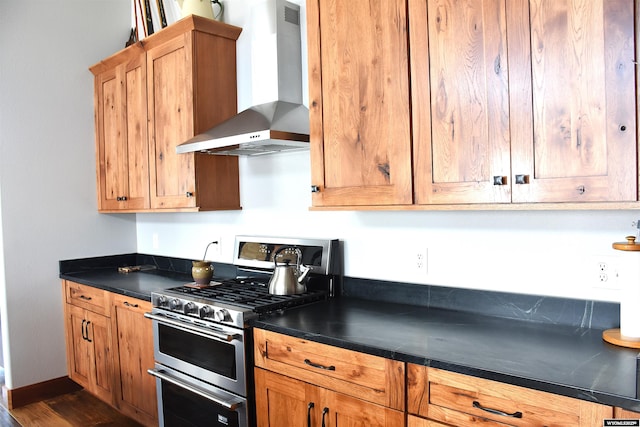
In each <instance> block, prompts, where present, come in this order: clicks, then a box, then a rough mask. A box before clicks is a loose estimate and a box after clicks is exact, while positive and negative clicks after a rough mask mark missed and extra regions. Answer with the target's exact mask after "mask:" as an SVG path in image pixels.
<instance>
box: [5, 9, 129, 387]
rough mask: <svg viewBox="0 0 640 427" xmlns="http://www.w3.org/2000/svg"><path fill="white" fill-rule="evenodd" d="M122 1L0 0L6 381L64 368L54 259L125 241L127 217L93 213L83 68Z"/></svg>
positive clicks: (88, 86) (15, 383)
mask: <svg viewBox="0 0 640 427" xmlns="http://www.w3.org/2000/svg"><path fill="white" fill-rule="evenodd" d="M129 3H130V0H57V1H52V0H21V1H14V0H0V52H1V53H0V195H1V197H2V201H1V203H0V205H1V209H2V212H1V213H0V218H1V220H2V233H0V236H2V240H1V246H2V250H0V254H3V255H4V256H3V262H4V267H5V269H4V274H2V275H0V315H1V317H2V319H1V320H2V338H3V344H4V362H5V368H6V385H7V387H8V388H17V387H22V386H25V385H29V384H33V383H38V382H41V381H45V380H49V379H52V378H57V377H61V376H65V375H66V362H65V357H66V356H65V347H64V323H63V315H62V302H63V299H62V291H61V286H60V280H59V279H57V276H58V260H60V259H68V258H80V257H85V256H95V255H103V254H111V253H126V252H134V251H135V250H136V238H135V232H136V230H135V216H134V215H99V214H98V213H97V211H96V209H97V202H96V189H95V181H96V178H95V146H94V127H93V77H92V75H91V73H90V72H89V71H88V67H89V66H91V65H93V64H94V63H96V62H98V61H99V60H101V59H102V58H104V57H106V56H108V55H111V54H112V53H114V52H116V51H117V50H119V49H121V48H122V47H124V43H125V41H126V40H127V38H128V35H129V28H130V24H129V22H130V7H129ZM1 264H2V262H0V265H1ZM0 273H2V269H1V268H0Z"/></svg>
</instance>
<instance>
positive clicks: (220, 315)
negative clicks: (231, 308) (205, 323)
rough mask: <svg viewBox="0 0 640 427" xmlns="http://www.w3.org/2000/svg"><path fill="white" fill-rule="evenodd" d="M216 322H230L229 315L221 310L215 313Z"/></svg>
mask: <svg viewBox="0 0 640 427" xmlns="http://www.w3.org/2000/svg"><path fill="white" fill-rule="evenodd" d="M216 320H217V321H218V322H228V321H229V320H231V315H230V314H229V312H228V311H227V310H225V309H224V308H223V309H221V310H218V311H216Z"/></svg>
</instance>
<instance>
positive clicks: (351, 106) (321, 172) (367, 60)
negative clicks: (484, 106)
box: [307, 0, 412, 206]
mask: <svg viewBox="0 0 640 427" xmlns="http://www.w3.org/2000/svg"><path fill="white" fill-rule="evenodd" d="M406 18H407V17H406V3H405V1H404V0H388V1H383V2H370V1H368V0H354V1H348V2H336V1H330V0H310V1H308V2H307V19H308V25H307V31H308V46H309V47H308V49H309V55H308V57H309V109H310V121H311V122H310V126H311V127H310V131H311V135H310V138H311V175H312V179H311V181H312V184H313V185H316V186H318V187H319V190H320V191H318V192H315V193H313V195H312V197H313V205H314V206H336V205H337V206H340V205H343V206H344V205H384V204H411V203H412V187H411V134H410V131H411V129H410V110H409V107H410V105H409V63H408V58H409V57H408V44H407V19H406Z"/></svg>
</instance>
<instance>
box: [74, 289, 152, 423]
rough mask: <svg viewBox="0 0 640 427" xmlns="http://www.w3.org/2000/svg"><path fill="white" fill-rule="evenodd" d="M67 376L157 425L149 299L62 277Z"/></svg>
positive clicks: (124, 410) (122, 409) (141, 420)
mask: <svg viewBox="0 0 640 427" xmlns="http://www.w3.org/2000/svg"><path fill="white" fill-rule="evenodd" d="M62 288H63V292H64V295H65V304H64V312H65V338H66V346H67V370H68V375H69V378H71V379H72V380H73V381H75V382H76V383H78V384H80V385H81V386H82V387H84V388H85V389H86V390H87V391H88V392H90V393H91V394H92V395H94V396H96V397H98V398H99V399H100V400H102V401H104V402H106V403H108V404H109V405H112V406H113V407H115V408H116V409H118V410H119V411H120V412H122V413H123V414H125V415H127V416H128V417H130V418H132V419H134V420H136V421H137V422H139V423H141V424H143V425H145V426H157V425H158V412H157V400H156V388H155V381H154V379H153V377H152V376H151V375H149V374H148V373H147V369H150V368H152V367H153V366H154V357H153V332H152V326H151V322H150V321H149V320H148V319H145V318H144V312H145V311H151V303H150V302H148V301H142V300H138V299H135V298H130V297H127V296H124V295H120V294H115V293H111V292H107V291H105V290H102V289H97V288H93V287H91V286H86V285H81V284H79V283H74V282H70V281H67V280H63V281H62Z"/></svg>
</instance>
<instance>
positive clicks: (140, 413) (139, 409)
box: [111, 295, 158, 425]
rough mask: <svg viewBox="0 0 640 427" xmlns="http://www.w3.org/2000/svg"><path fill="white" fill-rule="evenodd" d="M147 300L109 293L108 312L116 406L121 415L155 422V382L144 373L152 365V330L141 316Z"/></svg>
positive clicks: (141, 420) (147, 303)
mask: <svg viewBox="0 0 640 427" xmlns="http://www.w3.org/2000/svg"><path fill="white" fill-rule="evenodd" d="M145 311H151V303H149V302H148V301H141V300H137V299H135V298H129V297H125V296H123V295H114V296H113V312H112V315H111V318H112V321H113V328H114V331H115V333H114V344H113V348H114V349H115V352H114V353H115V356H116V358H117V361H118V365H119V371H118V376H117V380H118V381H119V387H117V389H116V405H117V406H118V408H120V410H121V411H123V412H124V413H125V414H127V415H129V416H130V417H132V418H135V419H136V420H138V421H140V422H142V423H143V424H146V425H151V424H154V423H156V422H157V413H158V411H157V400H156V383H155V380H154V378H153V377H152V376H151V375H149V374H148V373H147V369H152V368H153V367H154V358H153V330H152V326H151V321H149V320H148V319H146V318H145V317H144V313H145Z"/></svg>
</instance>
